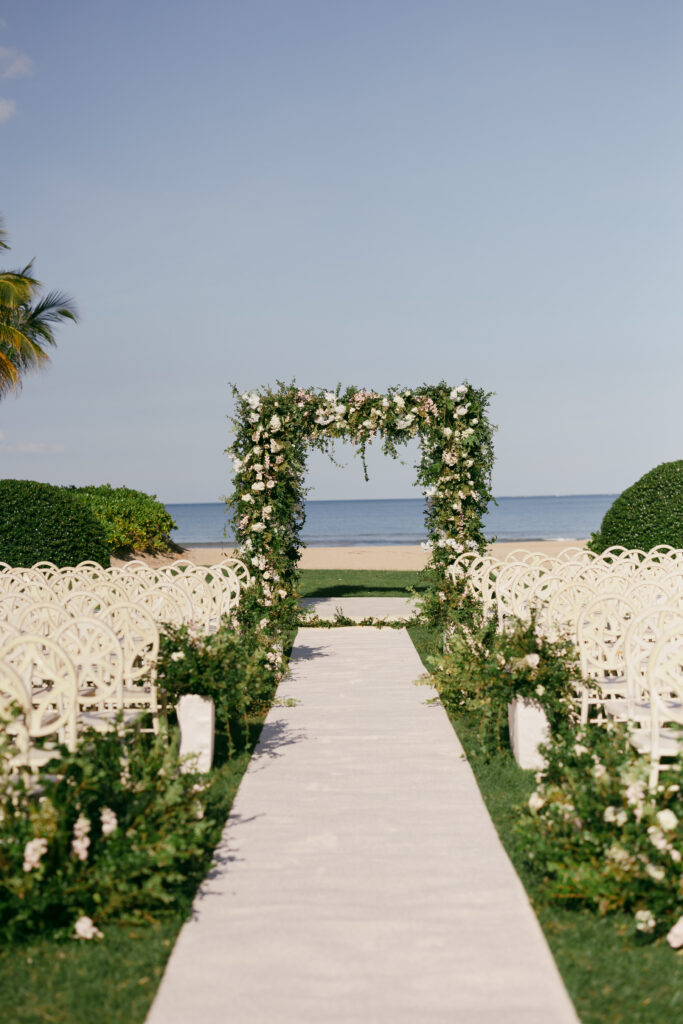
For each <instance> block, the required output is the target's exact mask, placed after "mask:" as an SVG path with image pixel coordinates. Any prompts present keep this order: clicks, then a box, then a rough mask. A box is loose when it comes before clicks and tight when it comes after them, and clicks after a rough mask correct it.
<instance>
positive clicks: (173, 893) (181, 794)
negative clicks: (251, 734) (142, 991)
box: [0, 729, 223, 938]
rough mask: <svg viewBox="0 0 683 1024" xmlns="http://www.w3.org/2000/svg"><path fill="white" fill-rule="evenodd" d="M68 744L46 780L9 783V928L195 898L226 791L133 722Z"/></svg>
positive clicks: (2, 824) (1, 871)
mask: <svg viewBox="0 0 683 1024" xmlns="http://www.w3.org/2000/svg"><path fill="white" fill-rule="evenodd" d="M62 754H63V757H62V760H61V761H60V771H59V774H58V775H57V776H55V775H54V774H50V773H48V772H45V773H43V774H42V775H41V777H40V786H39V787H37V786H36V785H35V783H34V780H32V779H30V778H24V777H23V776H21V775H19V776H17V775H11V776H7V775H5V776H4V777H3V778H2V780H1V781H0V807H1V809H2V816H0V876H1V877H2V880H3V884H2V886H0V929H1V930H2V932H3V934H4V935H5V936H6V937H10V938H18V937H20V936H25V935H29V934H32V933H37V932H48V931H57V932H61V933H62V934H68V933H73V928H74V925H75V922H76V921H77V920H78V919H79V918H81V917H83V916H86V917H88V918H90V919H91V920H93V921H94V922H96V923H97V924H98V925H100V924H102V923H104V922H106V921H109V920H112V919H119V920H120V919H121V918H122V917H126V918H128V919H140V920H142V919H146V920H149V916H150V915H153V914H156V913H158V912H161V911H164V910H173V911H175V912H177V910H178V907H179V905H180V906H184V907H187V906H189V903H190V901H191V899H192V897H193V895H194V891H195V889H196V886H197V884H198V883H199V881H200V880H201V877H202V875H203V873H204V871H205V870H206V867H207V858H208V857H209V855H210V852H211V850H212V848H213V845H214V843H215V841H216V839H217V835H218V830H219V829H220V827H221V826H222V824H223V813H222V811H221V810H220V794H219V792H218V790H217V789H215V788H214V787H213V786H212V785H211V784H207V783H205V782H199V783H198V782H197V778H196V776H192V775H191V774H186V773H183V772H182V771H181V765H180V762H179V760H178V755H177V744H176V743H171V744H169V742H168V739H167V738H166V737H165V736H160V737H157V738H153V739H152V738H150V737H149V736H148V735H143V734H141V733H139V732H138V731H137V730H135V729H126V730H125V731H124V730H122V731H120V732H116V731H112V732H109V733H106V734H104V735H103V734H99V733H96V732H89V733H86V734H85V736H84V737H83V739H82V741H81V743H80V745H79V747H78V750H77V751H76V752H75V753H73V754H69V753H67V751H66V750H63V751H62ZM53 771H54V768H53Z"/></svg>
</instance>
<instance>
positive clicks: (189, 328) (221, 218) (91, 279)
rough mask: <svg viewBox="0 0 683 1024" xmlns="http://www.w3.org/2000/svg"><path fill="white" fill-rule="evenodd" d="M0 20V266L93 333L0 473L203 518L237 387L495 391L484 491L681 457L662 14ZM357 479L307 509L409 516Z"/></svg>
mask: <svg viewBox="0 0 683 1024" xmlns="http://www.w3.org/2000/svg"><path fill="white" fill-rule="evenodd" d="M0 17H1V18H2V28H0V147H1V153H2V159H1V160H0V182H1V184H2V189H1V193H0V194H1V199H0V210H1V211H2V213H3V214H4V218H5V226H6V228H7V230H8V232H9V234H10V238H11V242H12V252H11V253H9V254H4V259H3V261H2V262H3V265H4V266H6V267H10V266H12V267H13V266H16V265H19V264H21V263H23V262H25V261H27V260H28V259H30V258H31V257H33V256H35V257H36V272H37V275H38V277H40V278H41V280H43V281H44V282H45V283H46V285H48V286H49V287H51V288H52V287H59V288H61V289H63V290H65V291H67V292H68V293H69V294H71V295H73V296H74V297H75V298H76V300H77V301H78V304H79V307H80V310H81V316H82V319H81V323H80V325H79V326H78V327H71V326H65V327H63V328H60V330H59V333H58V347H57V349H56V350H55V352H54V355H53V362H52V365H51V367H50V369H49V370H48V371H46V372H43V373H41V374H36V375H33V376H31V377H28V378H26V381H25V385H24V389H23V391H22V392H21V394H20V395H19V396H18V397H17V398H16V399H15V398H7V399H5V400H3V402H2V404H1V406H0V434H1V435H2V436H1V437H0V457H2V463H3V471H2V475H3V476H15V477H27V478H32V479H39V480H48V481H51V482H55V483H100V482H104V481H110V482H111V483H113V484H123V483H125V484H127V485H128V486H131V487H139V488H141V489H143V490H147V491H150V492H153V493H156V494H158V496H159V497H160V498H162V499H163V500H166V501H171V502H172V501H212V500H217V499H218V498H219V497H220V496H221V495H222V494H224V493H225V492H226V491H228V490H229V487H230V482H229V475H228V460H227V458H226V457H225V455H224V454H223V449H224V448H225V446H226V445H227V443H228V442H229V428H228V423H227V420H226V416H227V414H228V413H229V412H230V394H229V388H228V382H229V381H235V382H236V383H237V384H238V385H239V386H240V388H252V387H258V386H260V385H262V384H268V383H274V382H275V381H276V380H278V379H280V380H287V381H289V380H291V379H293V378H296V380H297V382H298V383H300V384H304V385H309V384H311V385H322V386H325V387H329V386H330V385H331V386H334V385H335V384H336V383H337V382H342V383H343V384H358V385H362V386H371V387H375V388H377V389H378V390H384V389H385V388H387V387H388V386H390V385H392V384H398V385H405V386H408V387H409V386H412V385H415V384H418V383H421V382H423V381H438V380H441V379H446V380H448V381H449V382H452V383H454V384H455V383H458V382H459V381H461V380H462V379H465V378H467V379H469V380H470V381H471V382H472V383H474V384H475V385H477V386H479V387H484V388H485V389H487V390H489V391H492V392H495V394H494V397H493V398H492V404H491V418H492V420H493V422H495V423H496V424H497V426H498V432H497V434H496V453H497V463H496V469H495V474H494V490H495V491H496V493H498V494H551V493H591V492H616V491H619V490H621V489H623V488H624V487H625V486H627V485H628V484H630V483H631V482H633V480H635V479H636V478H637V477H639V476H640V475H641V474H642V473H643V472H645V471H646V470H648V469H650V468H651V467H652V466H653V465H656V464H657V463H659V462H663V461H667V460H670V459H675V458H680V457H681V445H680V437H681V416H680V412H679V408H680V398H679V391H680V384H679V382H680V379H681V375H682V373H681V371H682V370H683V356H682V355H681V344H680V339H681V326H682V321H683V294H682V290H681V287H680V278H681V269H682V257H683V231H682V230H681V228H682V227H683V225H682V223H681V221H682V219H683V215H682V208H681V203H680V182H681V180H683V132H682V131H681V127H682V126H681V112H680V97H681V95H683V62H682V61H681V48H682V45H683V5H681V4H680V3H679V2H678V0H652V2H650V3H648V4H642V3H641V2H635V0H590V2H584V0H571V2H570V0H567V2H564V0H563V2H557V0H535V2H532V0H471V2H469V0H463V2H458V0H453V2H434V0H422V2H419V3H418V2H412V0H411V2H407V0H391V2H389V0H363V2H356V0H347V2H344V3H341V2H334V0H329V2H321V0H318V2H301V0H279V2H278V0H249V2H246V0H245V2H241V3H236V2H230V0H221V2H219V0H195V2H193V3H188V2H184V0H183V2H181V0H165V2H164V3H163V4H140V3H139V2H136V3H133V2H129V0H119V2H117V3H116V4H114V3H111V2H108V0H68V2H67V3H62V4H56V3H54V2H52V0H0ZM342 455H344V453H343V452H342ZM346 455H347V456H348V460H349V461H350V462H351V468H350V469H349V470H348V471H346V472H344V471H341V470H339V469H337V468H336V467H334V466H332V465H330V464H329V463H327V462H325V461H324V460H322V459H320V458H317V457H316V458H314V459H312V460H311V466H310V473H309V483H310V484H311V486H312V487H313V494H312V496H313V497H316V498H336V497H363V496H367V497H402V496H410V494H411V493H412V471H411V469H410V468H407V467H405V466H401V465H395V464H393V463H391V461H390V460H386V459H384V458H381V457H380V458H377V459H373V460H371V476H372V480H371V484H370V485H369V486H366V485H365V484H364V483H363V481H362V475H361V471H360V468H359V466H358V464H357V462H355V461H354V460H353V458H352V455H353V453H352V450H351V449H347V450H346ZM410 458H411V456H410V453H409V454H408V461H410Z"/></svg>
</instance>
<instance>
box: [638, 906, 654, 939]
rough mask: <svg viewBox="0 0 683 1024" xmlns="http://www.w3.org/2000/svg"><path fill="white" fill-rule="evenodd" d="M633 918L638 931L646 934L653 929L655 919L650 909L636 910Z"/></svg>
mask: <svg viewBox="0 0 683 1024" xmlns="http://www.w3.org/2000/svg"><path fill="white" fill-rule="evenodd" d="M635 918H636V928H637V930H638V931H639V932H645V933H646V934H647V933H648V932H652V931H654V928H655V925H656V924H657V921H656V919H655V916H654V914H653V913H652V912H651V911H650V910H637V911H636V914H635Z"/></svg>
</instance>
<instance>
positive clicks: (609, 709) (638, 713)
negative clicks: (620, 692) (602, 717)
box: [603, 697, 650, 722]
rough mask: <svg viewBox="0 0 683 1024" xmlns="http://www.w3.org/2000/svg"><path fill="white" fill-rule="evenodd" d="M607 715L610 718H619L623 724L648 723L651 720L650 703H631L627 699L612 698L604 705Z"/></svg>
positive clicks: (638, 701) (637, 701)
mask: <svg viewBox="0 0 683 1024" xmlns="http://www.w3.org/2000/svg"><path fill="white" fill-rule="evenodd" d="M603 708H604V711H605V714H607V715H609V716H610V718H617V719H619V720H620V721H622V722H626V721H630V722H647V721H649V719H650V704H649V702H648V701H640V700H636V701H633V702H632V703H631V705H630V707H629V702H628V701H627V700H626V699H625V697H612V698H610V700H606V701H605V703H604V705H603Z"/></svg>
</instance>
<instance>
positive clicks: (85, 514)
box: [0, 480, 110, 566]
mask: <svg viewBox="0 0 683 1024" xmlns="http://www.w3.org/2000/svg"><path fill="white" fill-rule="evenodd" d="M109 551H110V549H109V544H108V543H107V537H106V533H105V530H104V527H103V526H102V524H101V523H100V522H99V520H98V519H97V517H96V516H95V515H93V513H92V512H91V511H90V509H89V508H88V507H87V506H86V504H85V503H84V502H83V501H82V500H81V499H80V497H79V495H78V494H76V493H72V492H70V491H68V490H65V489H64V488H62V487H53V486H52V484H43V483H37V482H36V481H34V480H0V561H3V562H7V563H8V564H9V565H12V566H30V565H33V564H34V563H35V562H40V561H49V562H54V563H55V564H56V565H59V566H63V565H76V564H77V563H78V562H81V561H84V560H86V559H93V560H94V561H96V562H99V563H100V564H101V565H109Z"/></svg>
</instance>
